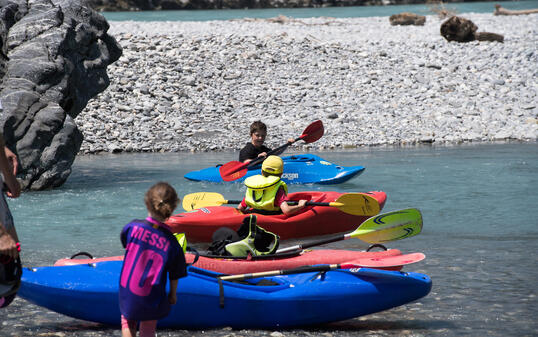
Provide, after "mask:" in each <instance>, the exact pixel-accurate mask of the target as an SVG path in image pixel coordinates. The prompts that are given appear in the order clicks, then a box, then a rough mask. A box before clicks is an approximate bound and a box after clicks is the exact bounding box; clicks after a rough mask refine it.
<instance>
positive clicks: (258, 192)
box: [237, 156, 306, 215]
mask: <svg viewBox="0 0 538 337" xmlns="http://www.w3.org/2000/svg"><path fill="white" fill-rule="evenodd" d="M283 170H284V163H283V161H282V158H280V157H278V156H269V157H267V159H265V160H264V161H263V163H262V170H261V174H258V175H254V176H251V177H248V178H247V179H245V186H246V187H247V191H246V193H245V197H244V198H243V200H242V201H241V203H240V204H239V205H238V206H237V209H239V210H240V211H242V212H245V211H247V210H248V211H250V212H255V213H261V214H279V213H284V214H286V215H292V214H294V213H297V212H298V211H300V210H301V209H303V208H304V207H305V204H306V200H299V201H298V204H297V205H288V203H287V202H288V186H287V185H286V183H285V182H284V181H282V179H280V178H281V177H282V173H283Z"/></svg>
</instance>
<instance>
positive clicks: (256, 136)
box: [239, 121, 295, 163]
mask: <svg viewBox="0 0 538 337" xmlns="http://www.w3.org/2000/svg"><path fill="white" fill-rule="evenodd" d="M265 137H267V125H265V124H264V123H263V122H262V121H255V122H253V123H252V124H251V125H250V142H248V143H247V144H246V145H245V146H244V147H243V148H242V149H241V151H239V161H240V162H242V163H248V162H250V161H252V160H254V159H256V158H260V157H267V154H268V153H269V152H271V149H270V148H268V147H267V146H265V145H264V144H263V143H264V142H265ZM288 142H290V143H294V142H295V139H293V138H290V139H288ZM276 154H279V153H276Z"/></svg>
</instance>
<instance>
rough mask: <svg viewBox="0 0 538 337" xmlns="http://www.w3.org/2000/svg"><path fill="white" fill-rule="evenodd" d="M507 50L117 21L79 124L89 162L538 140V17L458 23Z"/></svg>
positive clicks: (265, 24) (361, 22) (238, 25)
mask: <svg viewBox="0 0 538 337" xmlns="http://www.w3.org/2000/svg"><path fill="white" fill-rule="evenodd" d="M460 16H463V17H465V18H467V19H470V20H472V21H473V22H474V23H475V24H476V25H477V26H478V31H487V32H494V33H499V34H502V35H504V37H505V42H504V43H497V42H480V43H479V42H470V43H465V44H461V43H455V42H447V41H446V40H445V39H444V38H442V37H441V35H440V34H439V27H440V24H441V23H442V21H441V20H440V19H438V18H437V17H436V16H428V17H427V20H426V24H425V25H424V26H391V25H390V24H389V19H388V17H378V18H354V19H333V18H315V19H300V20H294V19H289V20H284V21H283V22H274V20H273V21H271V20H235V21H210V22H145V23H144V22H110V24H111V28H110V31H109V32H110V33H111V34H112V35H113V36H115V37H116V39H117V40H118V41H119V43H120V44H121V45H122V46H123V48H124V52H123V56H122V57H121V58H120V60H119V61H117V62H116V63H115V64H113V65H112V66H110V67H109V69H108V73H109V75H110V77H111V85H110V87H109V88H108V89H107V90H106V91H105V92H104V93H102V94H100V95H99V96H98V97H97V98H95V99H94V100H92V101H91V102H90V103H89V105H88V106H87V108H86V109H85V111H83V112H82V113H81V114H80V115H79V116H78V117H77V119H76V121H77V124H78V125H79V127H80V129H81V130H82V132H83V134H84V137H85V141H84V143H83V145H82V148H81V150H80V152H81V153H95V152H101V151H106V152H122V151H125V152H139V151H220V150H230V149H238V148H240V147H241V146H242V145H243V144H244V143H245V142H246V141H248V126H249V124H250V123H251V122H252V121H254V120H257V119H261V120H263V121H265V122H266V123H267V124H268V126H269V137H268V145H269V146H275V145H280V143H282V141H283V140H285V139H288V138H289V137H293V136H298V135H300V133H301V132H302V130H303V129H304V128H305V127H306V126H307V125H308V124H309V123H310V122H311V121H313V120H316V119H322V120H323V122H324V124H325V128H326V134H325V136H324V137H323V138H322V139H320V140H319V141H318V142H316V143H313V144H311V145H307V146H305V148H304V149H305V150H306V149H307V148H308V147H310V148H313V149H328V148H333V147H336V148H353V147H358V146H371V145H384V144H387V145H397V144H402V145H404V144H418V143H431V142H433V143H435V144H450V143H459V142H466V141H473V142H483V141H486V142H489V141H498V140H523V141H536V140H537V138H538V102H537V99H536V97H537V96H536V93H537V91H538V80H537V79H538V67H537V66H536V65H537V64H538V47H537V46H538V28H537V27H538V15H536V14H534V15H525V16H494V15H492V14H462V15H460Z"/></svg>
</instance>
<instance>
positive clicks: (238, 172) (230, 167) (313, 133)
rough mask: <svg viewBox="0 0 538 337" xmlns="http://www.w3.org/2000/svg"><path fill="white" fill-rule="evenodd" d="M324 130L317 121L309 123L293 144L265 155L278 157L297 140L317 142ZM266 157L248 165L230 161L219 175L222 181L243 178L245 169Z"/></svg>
mask: <svg viewBox="0 0 538 337" xmlns="http://www.w3.org/2000/svg"><path fill="white" fill-rule="evenodd" d="M323 133H324V128H323V123H322V122H321V121H320V120H318V121H315V122H313V123H311V124H310V125H309V126H307V128H306V129H305V130H304V131H303V134H302V135H300V136H299V137H297V138H296V139H295V140H293V142H287V143H286V144H284V145H282V146H280V147H277V148H276V149H274V150H271V151H269V152H268V153H267V155H272V154H276V155H279V154H281V153H282V152H284V150H285V149H286V148H287V147H288V146H290V145H291V144H293V143H295V142H296V141H298V140H301V139H302V140H304V141H305V142H306V143H312V142H315V141H316V140H318V139H319V138H321V137H322V136H323ZM265 158H266V157H260V158H256V159H254V160H252V161H250V162H248V163H241V162H238V161H231V162H228V163H226V164H224V165H222V166H221V167H220V168H219V173H220V175H221V178H222V179H223V180H224V181H233V180H236V179H239V178H241V177H243V176H244V175H245V174H246V173H247V168H249V167H252V166H254V165H257V164H259V163H261V162H263V161H264V160H265Z"/></svg>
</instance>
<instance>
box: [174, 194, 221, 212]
mask: <svg viewBox="0 0 538 337" xmlns="http://www.w3.org/2000/svg"><path fill="white" fill-rule="evenodd" d="M226 203H227V200H226V199H224V197H223V196H222V194H220V193H216V192H199V193H191V194H187V195H186V196H184V197H183V202H182V204H181V205H182V206H183V209H184V210H186V211H192V210H193V209H198V208H201V207H208V206H218V205H222V204H226Z"/></svg>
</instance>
